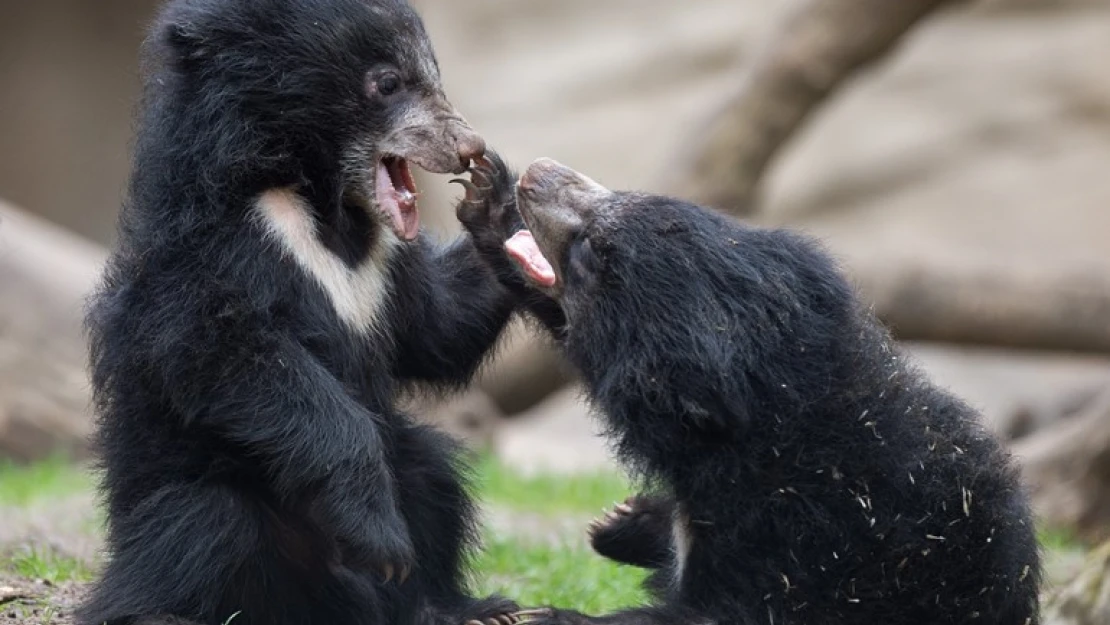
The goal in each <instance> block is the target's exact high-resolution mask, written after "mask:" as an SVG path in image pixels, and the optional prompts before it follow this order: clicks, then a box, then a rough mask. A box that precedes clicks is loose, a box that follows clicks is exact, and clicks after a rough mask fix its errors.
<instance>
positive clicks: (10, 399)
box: [0, 203, 106, 461]
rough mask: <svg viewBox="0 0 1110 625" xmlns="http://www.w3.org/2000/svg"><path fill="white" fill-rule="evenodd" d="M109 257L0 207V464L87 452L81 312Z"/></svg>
mask: <svg viewBox="0 0 1110 625" xmlns="http://www.w3.org/2000/svg"><path fill="white" fill-rule="evenodd" d="M105 257H106V254H105V251H104V250H103V249H101V248H100V247H98V246H96V245H95V244H92V243H90V242H88V241H85V240H83V239H81V238H80V237H77V236H75V235H72V234H70V233H68V232H66V231H64V230H62V229H61V228H58V227H57V226H54V225H52V224H49V223H47V222H45V221H43V220H41V219H39V218H36V217H33V216H31V215H29V214H27V213H24V212H22V211H19V210H17V209H15V208H14V207H11V206H9V205H5V204H2V203H0V276H3V278H2V279H0V457H7V458H13V459H16V460H19V461H30V460H36V459H39V458H43V457H44V456H48V455H51V454H54V453H58V452H62V453H68V454H70V455H73V456H77V457H80V456H82V455H83V454H84V453H85V452H86V450H87V448H86V437H87V436H88V434H89V432H90V430H91V423H90V405H89V387H88V382H87V381H86V373H85V363H86V357H85V340H84V336H83V334H82V330H81V311H82V308H83V305H84V298H85V296H86V295H87V294H88V293H89V292H90V290H91V289H92V287H93V285H94V284H95V281H96V278H97V275H98V272H99V270H100V267H101V265H102V263H103V262H104V259H105Z"/></svg>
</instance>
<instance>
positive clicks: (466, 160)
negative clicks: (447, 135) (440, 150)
mask: <svg viewBox="0 0 1110 625" xmlns="http://www.w3.org/2000/svg"><path fill="white" fill-rule="evenodd" d="M455 149H456V150H458V152H459V160H461V161H462V163H463V166H464V167H465V166H468V165H469V164H470V161H472V160H475V159H478V158H481V157H482V156H484V155H485V153H486V141H485V139H483V138H482V137H481V136H480V135H479V134H478V133H476V132H474V131H473V130H471V129H470V128H463V129H460V132H459V134H458V138H457V139H456V140H455Z"/></svg>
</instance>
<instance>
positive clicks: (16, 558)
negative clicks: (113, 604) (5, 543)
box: [0, 546, 92, 584]
mask: <svg viewBox="0 0 1110 625" xmlns="http://www.w3.org/2000/svg"><path fill="white" fill-rule="evenodd" d="M0 569H3V570H6V571H11V572H12V573H15V574H16V575H19V576H20V577H25V578H28V579H43V580H46V581H48V582H50V583H51V584H61V583H65V582H71V581H78V582H82V581H88V580H89V579H91V577H92V571H91V570H90V569H89V567H88V565H86V564H85V563H84V562H82V561H80V560H78V559H77V558H73V557H70V556H64V555H61V554H59V553H56V552H55V551H54V550H53V549H50V548H47V547H35V546H25V547H21V548H20V549H18V550H16V551H15V552H13V553H11V554H9V555H7V556H0Z"/></svg>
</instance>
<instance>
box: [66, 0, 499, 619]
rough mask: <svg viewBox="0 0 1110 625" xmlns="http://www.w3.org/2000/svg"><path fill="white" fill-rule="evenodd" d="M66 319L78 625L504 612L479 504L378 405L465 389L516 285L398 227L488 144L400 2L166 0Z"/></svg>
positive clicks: (456, 246) (434, 439)
mask: <svg viewBox="0 0 1110 625" xmlns="http://www.w3.org/2000/svg"><path fill="white" fill-rule="evenodd" d="M147 45H148V47H147V49H146V54H145V61H146V70H147V77H146V91H145V94H144V101H143V106H142V111H141V116H140V119H139V125H138V135H137V140H136V142H135V154H134V165H133V171H132V176H131V181H130V188H129V194H128V200H127V202H126V205H125V206H124V208H123V211H122V213H121V217H120V234H119V243H118V245H117V247H116V249H115V251H114V253H113V255H112V257H111V259H110V261H109V264H108V268H107V270H106V274H105V278H104V282H103V285H102V286H101V288H100V289H99V291H98V293H97V294H96V295H95V297H94V299H93V302H92V305H91V307H90V310H89V313H88V327H89V334H90V340H91V369H92V383H93V388H94V392H95V400H96V408H97V413H98V443H99V448H100V454H101V456H102V460H103V469H104V483H103V487H104V493H105V498H106V503H107V521H108V537H107V547H108V552H109V553H108V556H109V558H108V561H107V563H106V566H105V569H104V571H103V572H102V574H101V576H100V578H99V579H98V580H97V582H96V583H95V584H94V586H93V588H92V591H91V593H90V596H89V597H88V599H87V601H86V602H85V604H84V606H83V607H82V609H81V611H80V614H79V617H78V618H79V622H80V623H82V624H83V625H102V624H104V623H108V624H111V625H116V624H126V623H133V622H151V621H150V619H155V621H154V622H157V619H163V620H165V621H166V622H181V621H182V620H191V621H194V622H198V623H203V624H205V625H221V624H223V623H225V622H227V621H228V620H229V619H234V623H235V624H236V625H248V624H250V625H259V624H265V625H407V624H409V623H417V622H419V623H421V624H424V623H431V624H441V623H442V624H443V625H455V624H458V625H461V624H462V623H464V622H467V621H469V620H471V619H476V620H479V621H486V622H489V623H494V624H499V623H505V624H508V623H511V621H512V619H511V618H510V617H508V616H507V614H508V613H510V612H511V611H512V610H514V609H515V607H516V606H515V605H514V604H513V603H512V602H511V601H507V600H504V599H500V598H497V597H491V598H488V599H476V598H473V597H471V596H470V595H469V594H468V593H467V591H466V590H465V587H464V580H465V573H466V571H465V568H464V565H465V556H466V554H467V552H468V551H469V550H470V549H471V548H472V547H473V546H474V544H475V543H474V540H473V539H474V534H475V531H474V530H475V517H474V506H473V503H472V501H471V499H470V497H469V496H468V494H467V492H466V489H465V488H464V485H463V483H462V479H461V475H460V472H459V469H458V467H457V452H458V449H457V447H456V445H455V443H454V441H452V440H450V439H449V438H448V437H446V436H445V435H444V434H442V433H440V432H438V431H436V430H434V429H432V428H429V427H426V426H422V425H418V424H417V423H416V422H414V420H413V419H411V418H410V417H409V416H407V415H405V414H403V413H401V412H400V411H399V410H397V409H396V407H395V400H396V398H397V396H398V393H399V392H401V391H404V390H407V389H410V388H424V387H431V388H433V389H453V388H458V387H461V386H463V385H465V384H466V383H468V382H469V380H470V379H471V377H472V375H473V374H474V372H475V370H476V369H477V368H478V366H479V365H480V364H481V362H482V360H483V359H484V357H485V356H486V354H487V353H488V351H489V350H490V347H491V345H492V344H493V343H494V342H495V340H496V339H497V337H498V335H499V334H500V333H501V330H502V328H503V327H504V325H505V323H506V321H507V320H508V319H509V317H510V315H511V314H512V312H513V310H514V308H515V306H516V304H517V301H518V300H517V298H516V296H514V295H513V294H512V293H511V292H509V291H508V290H507V289H505V288H504V287H502V286H501V285H500V284H499V282H498V280H497V279H496V277H495V276H494V274H493V273H491V272H490V270H489V268H488V265H487V264H486V263H484V262H483V261H482V259H481V258H480V255H479V253H478V250H477V248H476V246H475V245H474V242H473V241H472V240H471V239H470V238H469V237H462V238H460V239H459V240H457V241H456V242H454V243H453V244H451V245H449V246H446V247H442V248H441V247H440V246H438V245H436V244H433V243H432V242H431V241H430V240H428V239H427V238H426V237H425V236H424V235H422V234H421V233H420V230H419V219H418V214H417V194H416V189H415V186H414V185H413V180H412V176H411V173H410V166H411V165H416V166H419V167H422V168H423V169H426V170H428V171H431V172H435V173H461V172H463V171H466V169H467V168H468V167H469V166H470V163H471V162H472V161H473V160H474V159H478V158H480V157H481V156H482V154H483V152H484V150H485V144H484V142H483V140H482V138H481V137H480V136H479V135H478V134H477V133H476V132H475V131H474V130H473V129H472V128H471V127H470V126H469V125H468V124H467V123H466V121H465V120H464V119H463V118H462V117H461V115H460V114H459V113H458V112H457V111H456V110H455V108H454V107H453V106H452V105H451V104H450V103H449V102H448V100H447V98H446V96H445V95H444V92H443V88H442V85H441V81H440V75H439V68H438V65H437V63H436V59H435V56H434V53H433V50H432V46H431V43H430V41H429V40H428V37H427V34H426V33H425V31H424V27H423V25H422V23H421V20H420V18H419V17H418V16H417V14H416V13H415V12H414V11H413V9H412V8H411V7H410V6H409V5H408V4H407V3H406V2H404V1H403V0H171V1H170V2H168V3H167V4H166V6H165V7H164V9H163V11H162V12H161V14H160V16H159V18H158V20H157V22H156V23H155V25H154V27H153V31H152V34H151V37H150V39H149V41H148V44H147Z"/></svg>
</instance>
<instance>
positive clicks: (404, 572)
mask: <svg viewBox="0 0 1110 625" xmlns="http://www.w3.org/2000/svg"><path fill="white" fill-rule="evenodd" d="M411 574H412V567H410V566H409V565H407V564H406V565H404V566H402V567H401V574H400V575H399V576H398V577H397V585H401V584H404V583H405V581H407V580H408V578H409V575H411Z"/></svg>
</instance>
